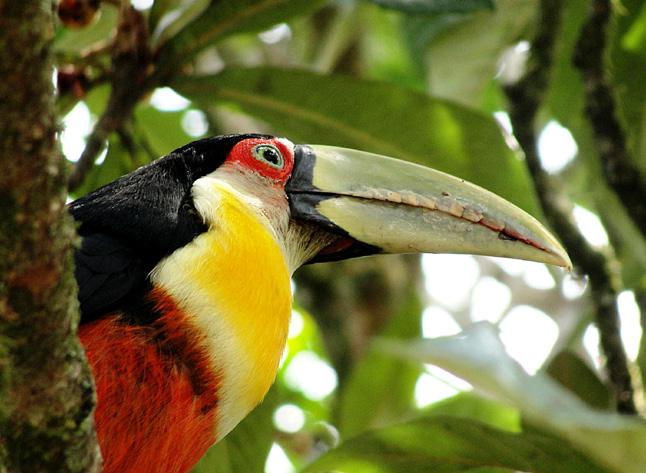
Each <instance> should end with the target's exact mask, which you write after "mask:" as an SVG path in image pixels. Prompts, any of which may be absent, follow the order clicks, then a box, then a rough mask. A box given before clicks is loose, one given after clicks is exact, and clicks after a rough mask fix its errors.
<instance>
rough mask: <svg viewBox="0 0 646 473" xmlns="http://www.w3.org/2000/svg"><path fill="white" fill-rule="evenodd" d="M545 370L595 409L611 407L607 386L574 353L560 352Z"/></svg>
mask: <svg viewBox="0 0 646 473" xmlns="http://www.w3.org/2000/svg"><path fill="white" fill-rule="evenodd" d="M546 372H547V374H549V375H550V376H551V377H552V378H554V379H555V380H556V381H558V382H559V383H561V385H562V386H564V387H566V388H567V389H569V390H570V391H571V392H573V393H574V394H576V395H577V396H578V398H579V399H581V400H582V401H585V402H586V403H587V404H588V405H590V406H592V407H596V408H597V409H608V408H609V407H611V395H610V392H609V391H608V388H607V387H606V386H605V385H604V384H603V383H602V382H601V380H600V379H599V378H598V377H597V375H596V374H595V373H594V371H592V370H591V369H590V368H589V367H588V365H587V364H586V363H585V362H584V361H583V360H581V358H579V357H578V356H577V355H576V354H574V353H572V352H570V351H562V352H560V353H559V354H558V355H556V356H555V357H554V358H553V359H552V361H551V362H550V364H549V366H548V367H547V369H546Z"/></svg>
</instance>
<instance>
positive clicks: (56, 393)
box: [0, 0, 101, 472]
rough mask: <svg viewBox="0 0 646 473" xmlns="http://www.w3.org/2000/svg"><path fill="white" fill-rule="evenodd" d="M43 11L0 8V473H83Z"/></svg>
mask: <svg viewBox="0 0 646 473" xmlns="http://www.w3.org/2000/svg"><path fill="white" fill-rule="evenodd" d="M53 35H54V26H53V3H52V2H51V0H50V1H48V0H25V1H20V2H17V1H15V0H0V166H1V168H2V172H1V173H0V449H1V450H0V471H3V472H4V471H8V472H13V471H22V472H45V471H52V472H53V471H56V472H81V471H84V472H94V471H99V470H100V464H101V461H100V454H99V449H98V446H97V443H96V437H95V434H94V426H93V420H92V412H93V407H94V393H93V392H94V391H93V385H92V378H91V375H90V370H89V368H88V365H87V363H86V360H85V355H84V353H83V349H82V348H81V346H80V344H79V342H78V339H77V338H76V328H77V324H78V304H77V301H76V283H75V281H74V276H73V265H72V245H73V243H74V240H75V236H74V227H73V223H72V221H71V218H70V217H69V216H68V215H67V214H66V211H65V197H66V189H65V181H66V179H65V178H66V176H65V174H66V173H65V164H64V162H63V159H62V157H61V154H60V152H59V149H58V144H57V141H56V132H57V129H58V125H57V122H56V117H55V114H54V96H53V84H52V72H53V70H52V60H51V51H50V49H51V42H52V39H53Z"/></svg>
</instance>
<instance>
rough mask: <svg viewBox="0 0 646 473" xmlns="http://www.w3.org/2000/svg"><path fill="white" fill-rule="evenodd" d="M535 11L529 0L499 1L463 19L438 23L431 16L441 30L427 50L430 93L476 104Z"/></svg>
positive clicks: (534, 5)
mask: <svg viewBox="0 0 646 473" xmlns="http://www.w3.org/2000/svg"><path fill="white" fill-rule="evenodd" d="M535 10H536V2H534V1H532V0H499V1H498V8H496V10H495V11H490V12H478V13H475V14H473V15H471V16H470V17H468V18H466V19H464V20H463V21H459V22H458V21H450V22H449V24H441V23H440V24H439V25H437V24H438V22H441V21H442V20H441V19H437V18H433V19H431V20H430V21H431V22H432V23H433V24H434V25H431V27H438V26H439V27H441V32H439V33H438V34H436V35H434V36H433V39H432V41H431V42H430V43H429V44H428V48H427V50H426V58H427V61H428V65H429V91H430V93H431V94H433V95H434V96H437V97H444V98H447V99H451V100H455V101H456V102H460V103H463V104H465V105H471V106H479V105H480V103H481V102H482V99H483V94H484V92H485V89H486V88H487V86H488V85H489V83H490V82H491V80H492V79H493V78H494V76H496V74H498V73H500V71H499V68H500V64H499V61H500V58H501V56H502V54H503V52H504V51H505V49H507V48H508V47H510V46H512V45H513V44H514V43H516V42H517V41H518V40H519V39H521V38H522V34H523V33H524V32H525V31H526V30H527V28H528V27H529V26H530V25H531V22H532V21H533V19H534V13H535ZM436 25H437V26H436ZM502 73H503V74H504V73H507V71H502Z"/></svg>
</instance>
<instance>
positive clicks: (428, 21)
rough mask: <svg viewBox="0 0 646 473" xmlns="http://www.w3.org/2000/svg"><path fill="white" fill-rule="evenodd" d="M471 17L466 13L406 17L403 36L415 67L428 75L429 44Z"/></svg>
mask: <svg viewBox="0 0 646 473" xmlns="http://www.w3.org/2000/svg"><path fill="white" fill-rule="evenodd" d="M468 18H469V16H468V15H465V14H464V13H444V14H434V15H406V16H405V17H404V20H403V25H402V30H403V31H402V34H403V36H404V39H405V41H406V43H407V47H408V50H409V54H410V55H411V57H412V60H413V62H414V63H415V65H416V66H417V67H418V68H419V69H421V70H422V71H424V74H425V75H427V72H428V71H427V69H428V67H427V58H426V49H427V46H428V44H429V43H430V42H431V41H433V39H435V37H436V36H437V35H439V34H440V33H441V32H443V31H445V30H448V29H450V28H451V27H452V26H454V25H455V24H457V23H460V22H461V21H465V20H466V19H468Z"/></svg>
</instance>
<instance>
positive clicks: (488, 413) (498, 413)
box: [424, 392, 520, 432]
mask: <svg viewBox="0 0 646 473" xmlns="http://www.w3.org/2000/svg"><path fill="white" fill-rule="evenodd" d="M430 415H449V416H452V417H466V418H469V419H471V420H477V421H479V422H483V423H485V424H487V425H489V426H491V427H497V428H499V429H503V430H509V431H511V432H520V414H519V412H518V410H517V409H514V408H512V407H509V406H507V405H505V404H503V403H500V402H497V401H493V400H491V399H485V398H484V397H482V396H479V395H478V394H475V393H473V392H461V393H458V394H456V395H455V396H452V397H450V398H447V399H443V400H441V401H439V402H436V403H435V404H432V405H431V406H429V407H427V408H426V409H424V416H425V417H426V416H430Z"/></svg>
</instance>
